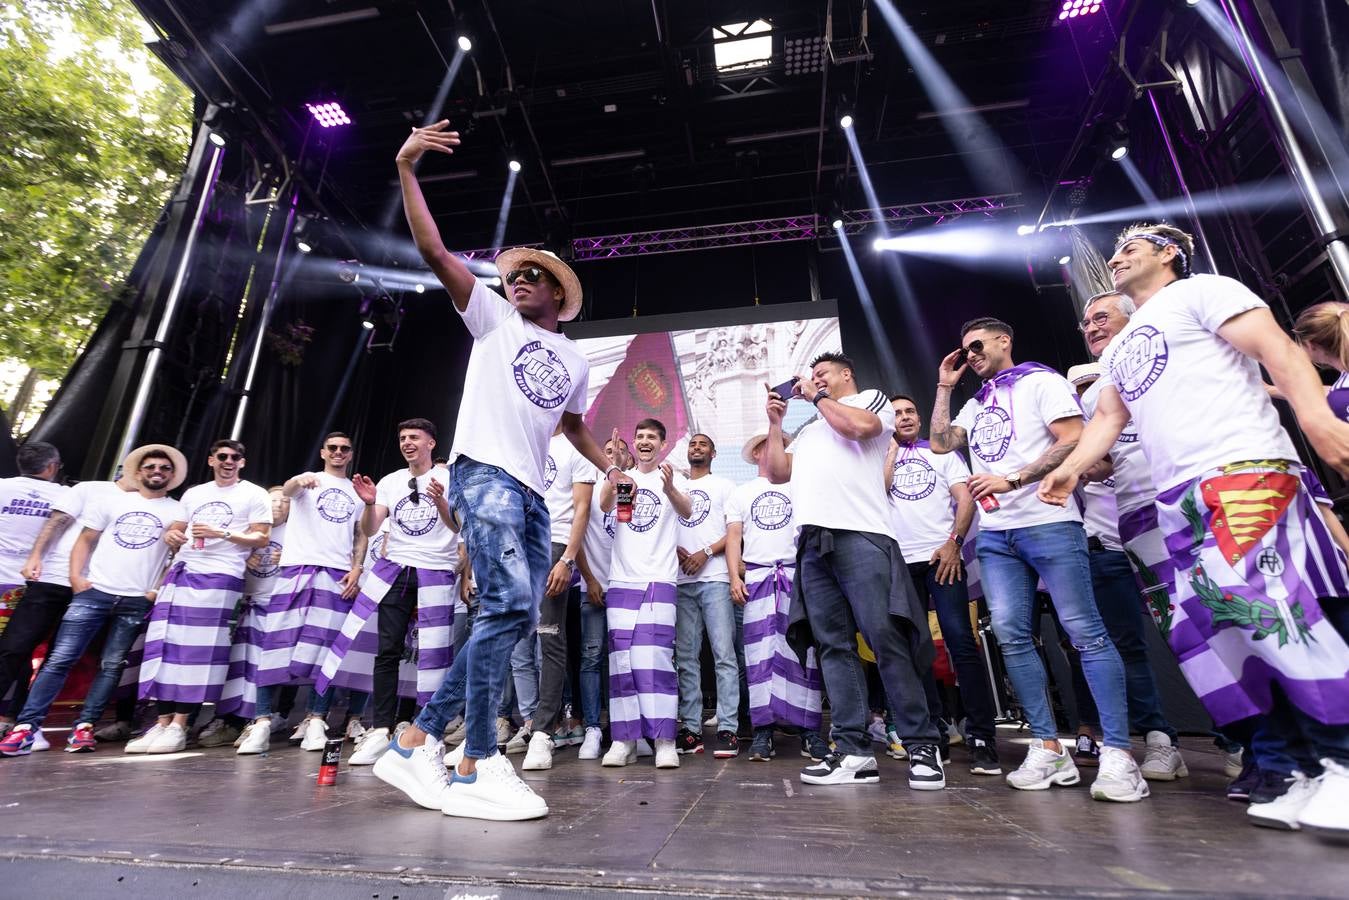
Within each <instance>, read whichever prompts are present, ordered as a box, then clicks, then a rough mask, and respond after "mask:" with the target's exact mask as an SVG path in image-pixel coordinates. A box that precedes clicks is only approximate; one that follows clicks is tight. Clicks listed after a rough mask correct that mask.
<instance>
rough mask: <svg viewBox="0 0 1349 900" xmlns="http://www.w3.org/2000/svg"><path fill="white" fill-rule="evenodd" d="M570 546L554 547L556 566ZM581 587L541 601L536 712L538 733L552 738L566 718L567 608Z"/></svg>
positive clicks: (555, 545)
mask: <svg viewBox="0 0 1349 900" xmlns="http://www.w3.org/2000/svg"><path fill="white" fill-rule="evenodd" d="M566 549H567V545H566V544H553V558H552V562H553V564H554V565H556V564H557V561H558V560H559V559H561V558H562V553H563V551H564V550H566ZM573 594H575V595H576V596H577V597H578V598H579V597H580V594H581V589H580V587H576V586H573V587H569V588H567V589H566V590H565V591H563V592H562V593H560V594H558V595H556V596H554V597H543V598H540V600H539V629H538V630H539V657H540V663H539V705H538V707H536V708H535V710H534V730H535V731H542V732H544V733H545V734H552V733H553V732H554V731H555V730H556V729H557V725H558V720H559V719H560V718H561V717H562V689H563V687H564V685H565V684H566V682H567V608H568V604H570V603H572V602H573V601H572V595H573Z"/></svg>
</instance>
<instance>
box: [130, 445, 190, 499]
mask: <svg viewBox="0 0 1349 900" xmlns="http://www.w3.org/2000/svg"><path fill="white" fill-rule="evenodd" d="M151 450H158V451H159V452H160V453H163V454H164V455H165V456H167V457H168V458H169V459H170V460H172V462H173V478H171V479H169V486H168V490H170V491H171V490H173V489H174V488H176V487H178V485H180V484H182V483H183V482H184V481H185V480H187V457H186V456H183V453H182V451H181V450H179V449H178V448H177V447H170V446H169V445H168V444H146V445H144V446H142V447H137V448H136V449H135V450H132V451H131V452H130V453H128V454H127V455H126V459H124V460H122V477H121V478H119V479H117V486H118V487H120V488H121V489H122V490H124V491H134V490H137V489H139V488H140V482H139V481H137V480H136V473H137V472H139V471H140V468H141V460H143V459H144V458H145V456H146V454H148V453H149V452H150V451H151Z"/></svg>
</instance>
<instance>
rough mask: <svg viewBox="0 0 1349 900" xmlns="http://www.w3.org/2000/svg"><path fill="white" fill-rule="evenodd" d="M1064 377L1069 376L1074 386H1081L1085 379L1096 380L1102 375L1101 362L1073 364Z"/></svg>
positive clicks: (1069, 380)
mask: <svg viewBox="0 0 1349 900" xmlns="http://www.w3.org/2000/svg"><path fill="white" fill-rule="evenodd" d="M1063 377H1064V378H1067V379H1068V383H1069V384H1071V385H1072V386H1073V387H1080V386H1081V384H1082V382H1084V381H1095V380H1096V379H1098V378H1100V377H1101V364H1100V363H1098V362H1089V363H1082V364H1081V365H1076V366H1072V367H1070V368H1069V369H1068V374H1067V375H1065V376H1063Z"/></svg>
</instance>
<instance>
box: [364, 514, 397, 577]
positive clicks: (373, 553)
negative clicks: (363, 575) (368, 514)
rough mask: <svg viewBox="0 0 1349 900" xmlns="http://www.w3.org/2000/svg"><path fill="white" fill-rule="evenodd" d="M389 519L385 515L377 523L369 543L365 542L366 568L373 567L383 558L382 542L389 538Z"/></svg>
mask: <svg viewBox="0 0 1349 900" xmlns="http://www.w3.org/2000/svg"><path fill="white" fill-rule="evenodd" d="M390 521H391V520H390V519H389V518H388V517H386V518H385V519H384V521H383V522H381V523H379V531H376V532H375V533H374V535H372V536H371V538H370V541H369V543H367V544H366V547H365V567H366V568H367V569H373V568H374V567H375V563H376V562H378V561H379V560H381V559H383V558H384V542H385V541H386V540H388V538H389V522H390Z"/></svg>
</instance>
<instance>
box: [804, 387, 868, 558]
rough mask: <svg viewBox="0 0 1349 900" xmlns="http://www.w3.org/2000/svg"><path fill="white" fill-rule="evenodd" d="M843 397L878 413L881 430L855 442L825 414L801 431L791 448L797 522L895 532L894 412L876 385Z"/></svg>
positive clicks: (848, 401)
mask: <svg viewBox="0 0 1349 900" xmlns="http://www.w3.org/2000/svg"><path fill="white" fill-rule="evenodd" d="M825 402H828V401H825ZM838 402H839V403H842V404H843V405H844V406H851V407H853V408H854V409H865V410H868V411H869V412H873V413H875V414H876V415H877V416H879V417H880V420H881V433H880V434H878V435H876V436H875V437H873V438H867V439H866V440H862V441H850V440H848V439H847V438H845V437H844V436H843V435H841V434H839V433H838V432H837V431H835V430H834V428H833V426H832V425H830V424H829V423H828V422H826V421H825V420H824V417H823V416H820V417H817V418H815V419H812V420H811V421H810V422H807V423H806V424H805V426H803V427H802V428H801V430H800V431H799V432H797V435H796V440H794V441H792V443H791V445H790V446H789V447H788V448H787V452H788V453H790V454H792V503H793V505H794V506H795V508H796V524H797V525H817V526H819V527H821V528H837V529H840V530H844V531H867V532H871V533H873V534H883V535H886V536H887V537H894V534H893V532H892V526H891V524H890V502H889V501H888V500H887V499H886V497H885V471H884V469H885V451H886V446H887V445H888V444H889V443H890V434H891V432H893V431H894V430H895V411H894V410H893V409H891V408H890V401H889V400H888V399H886V396H885V394H883V393H881V392H880V391H877V390H867V391H861V392H860V393H856V394H849V395H848V396H847V397H843V398H840V399H839V400H838Z"/></svg>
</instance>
